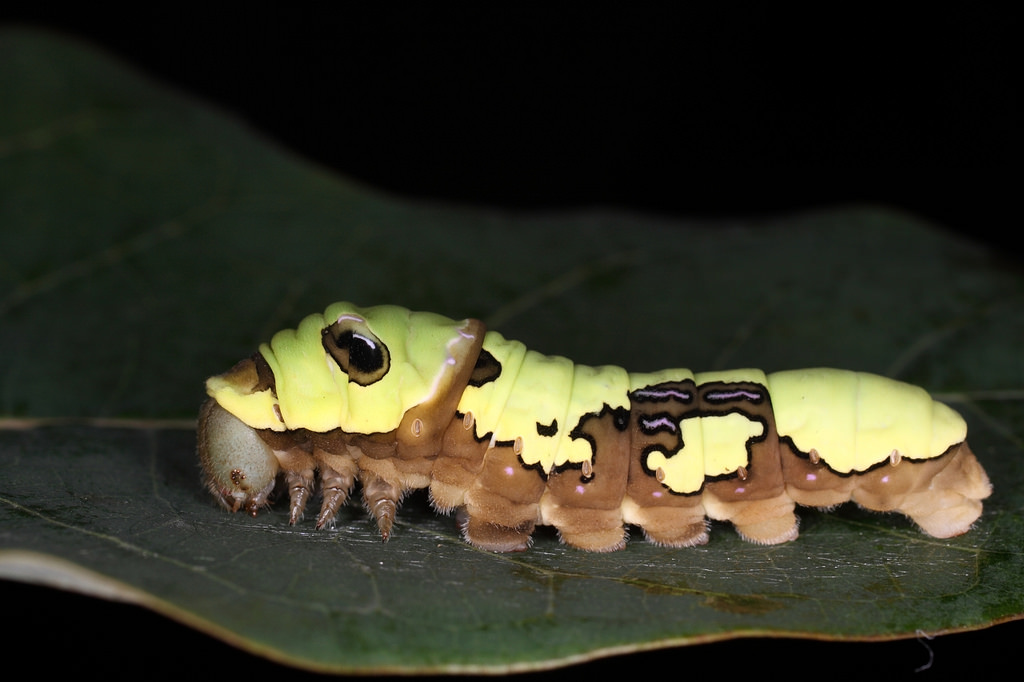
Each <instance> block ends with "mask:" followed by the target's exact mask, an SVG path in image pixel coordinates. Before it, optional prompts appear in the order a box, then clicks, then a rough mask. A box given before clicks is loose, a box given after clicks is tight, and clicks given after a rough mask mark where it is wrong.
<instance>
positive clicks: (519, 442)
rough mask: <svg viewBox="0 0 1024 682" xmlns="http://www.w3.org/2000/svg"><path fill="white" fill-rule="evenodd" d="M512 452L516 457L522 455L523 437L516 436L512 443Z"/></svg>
mask: <svg viewBox="0 0 1024 682" xmlns="http://www.w3.org/2000/svg"><path fill="white" fill-rule="evenodd" d="M512 452H514V453H516V455H521V454H523V437H522V436H516V440H515V442H514V443H512Z"/></svg>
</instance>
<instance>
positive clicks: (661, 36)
mask: <svg viewBox="0 0 1024 682" xmlns="http://www.w3.org/2000/svg"><path fill="white" fill-rule="evenodd" d="M7 11H8V15H7V17H3V16H2V11H0V18H7V19H9V20H19V21H28V22H31V23H32V24H34V25H37V26H45V27H48V28H52V29H55V30H60V31H63V32H65V33H68V34H70V35H74V36H79V37H82V38H85V39H87V40H89V41H91V42H93V43H95V44H97V45H99V46H101V47H103V48H105V49H107V50H109V51H111V52H112V53H114V54H115V55H118V56H120V57H122V58H123V59H125V60H126V61H128V62H130V63H131V64H133V65H135V66H136V67H137V68H139V69H142V70H143V71H145V72H148V73H150V74H152V75H153V76H155V77H157V78H159V79H161V80H163V81H165V82H167V83H170V84H171V85H173V86H175V87H177V88H179V89H181V90H182V91H185V92H187V93H191V94H194V95H196V96H198V97H200V98H202V99H205V100H207V101H209V102H213V103H215V104H217V105H219V106H221V107H223V108H225V109H226V110H228V111H231V112H233V113H235V114H237V115H239V116H241V117H243V118H244V119H245V120H246V121H247V122H248V123H249V124H250V125H252V126H253V127H254V128H256V129H258V130H260V131H262V132H263V133H264V134H266V135H267V136H268V137H269V138H271V139H274V140H276V141H277V142H279V143H280V144H281V145H283V146H286V147H288V148H291V149H293V150H295V151H296V152H297V153H298V154H300V155H302V156H305V157H307V158H309V159H312V160H314V161H316V162H318V163H321V164H323V165H325V166H329V167H331V168H334V169H337V171H338V172H340V173H342V174H344V175H347V176H349V177H352V178H355V179H358V180H360V181H363V182H365V183H368V184H371V185H373V186H376V187H379V188H382V189H385V190H388V191H390V192H393V193H395V194H398V195H404V196H410V197H416V198H423V199H430V200H444V201H452V202H458V203H461V204H477V205H484V206H497V207H504V208H509V209H526V210H536V209H552V208H579V207H593V206H612V207H617V208H623V209H631V210H637V211H643V212H647V213H657V214H662V215H667V216H678V217H681V218H693V217H712V218H713V217H730V218H732V217H737V216H774V215H784V214H785V213H787V212H791V211H795V210H803V209H806V208H813V207H820V206H836V205H844V204H852V203H864V202H867V203H872V204H882V205H888V206H892V207H896V208H899V209H902V210H907V211H910V212H913V213H915V214H918V215H921V216H924V217H926V218H928V219H931V220H933V221H934V222H936V223H937V224H939V225H941V226H943V227H946V228H949V229H953V230H957V231H960V232H963V233H965V234H968V235H970V236H971V237H972V238H975V239H978V240H982V241H988V242H990V243H993V244H994V245H995V246H996V247H997V250H998V251H999V252H1000V253H1002V254H1004V255H1005V256H1006V257H1007V260H1008V262H1009V263H1011V264H1013V265H1015V266H1019V263H1018V260H1019V257H1020V254H1021V250H1020V249H1021V247H1020V246H1019V243H1018V238H1019V227H1018V225H1019V218H1018V215H1019V214H1018V213H1017V210H1018V209H1017V206H1016V204H1017V200H1018V195H1019V186H1020V183H1019V178H1018V175H1019V170H1018V168H1017V167H1015V166H1011V163H1012V162H1019V159H1020V158H1021V144H1020V135H1019V125H1018V122H1019V120H1020V119H1019V116H1020V113H1019V105H1018V99H1019V98H1018V95H1019V90H1020V86H1019V83H1020V74H1019V72H1018V71H1017V70H1016V69H1014V68H1012V66H1011V65H1012V61H1013V57H1012V55H1013V53H1014V52H1016V51H1011V49H1010V46H1011V45H1012V44H1013V43H1012V42H1011V41H1012V40H1014V39H1016V38H1017V37H1018V36H1019V31H1018V30H1017V28H1018V27H1017V25H1016V24H1015V23H1011V22H1010V21H1008V20H1007V19H1006V18H1005V17H1003V16H1000V15H999V14H996V13H994V12H988V11H986V10H985V9H984V8H981V9H970V10H966V9H964V8H963V7H959V8H957V9H956V11H955V12H952V11H950V12H949V13H940V12H937V11H935V10H931V9H929V10H928V11H927V12H925V11H921V12H919V13H913V14H911V13H908V14H897V13H894V12H893V11H892V10H891V8H882V7H879V8H871V7H865V6H864V5H851V6H848V7H846V8H845V9H838V10H837V9H834V8H831V7H830V9H829V10H827V11H820V10H819V11H810V12H806V11H805V12H799V13H798V12H791V13H787V12H785V11H782V12H780V11H779V10H778V9H777V8H771V9H767V8H761V9H746V8H733V9H732V10H728V9H724V10H721V11H712V10H705V9H701V10H692V9H685V10H677V11H673V12H664V11H655V10H650V9H641V10H633V9H629V10H627V9H625V8H624V7H620V8H619V10H618V11H611V10H592V9H586V10H584V9H583V8H582V7H572V8H559V9H545V10H541V11H529V12H528V11H525V10H520V9H512V8H494V7H488V8H484V9H481V8H469V7H461V6H458V7H456V8H452V7H446V8H442V9H435V8H433V7H429V6H427V5H426V4H423V5H418V6H416V7H415V8H407V9H403V10H402V11H401V12H398V11H396V12H394V13H392V14H390V15H389V14H385V13H383V12H374V11H369V10H347V9H346V10H345V11H344V12H338V13H331V14H324V13H322V12H315V11H312V10H310V9H308V8H306V7H305V6H303V5H295V6H293V7H288V8H287V10H278V11H275V12H265V13H258V12H257V11H256V10H254V9H253V8H251V7H249V6H242V7H239V8H237V9H236V10H235V12H234V13H233V14H230V15H228V14H226V13H221V12H220V10H215V9H213V8H208V9H207V10H206V11H198V10H195V9H188V10H186V9H182V6H181V5H175V6H168V7H166V8H163V9H159V8H157V9H152V8H147V9H145V10H128V11H124V12H122V13H119V14H113V13H98V12H97V11H96V10H95V8H92V7H89V9H88V10H69V9H67V8H62V9H61V10H60V11H59V12H58V11H56V10H48V9H46V8H45V7H41V6H37V7H36V8H35V9H32V10H23V11H21V14H20V15H17V16H15V15H13V14H11V12H10V10H7ZM0 106H2V103H0ZM1014 171H1016V173H1015V172H1014ZM926 569H927V567H922V570H926ZM0 599H2V602H0V603H3V604H5V609H4V610H5V614H6V615H5V623H6V625H5V631H7V632H8V633H12V632H16V633H18V636H17V637H16V638H15V639H13V640H10V639H9V640H8V644H7V645H5V650H7V651H9V652H12V653H15V654H17V657H18V658H21V657H24V656H28V657H30V658H29V660H32V657H34V660H35V662H36V663H30V665H37V664H39V663H42V664H46V665H47V667H48V670H51V671H54V672H57V671H73V670H74V671H79V672H83V673H84V672H86V671H89V672H98V673H101V674H108V675H111V676H113V677H115V678H116V677H127V676H132V677H134V676H136V675H145V676H146V677H150V678H156V679H159V678H161V677H173V676H180V675H182V674H186V675H187V674H196V673H203V674H204V675H205V676H211V677H212V676H214V675H216V676H218V677H221V676H228V677H235V676H239V675H246V674H258V675H260V676H261V677H267V676H270V675H276V674H278V673H282V672H286V673H288V675H286V677H288V678H295V677H299V676H301V675H300V674H298V673H294V672H292V671H288V670H287V669H283V668H277V667H275V666H273V665H271V664H268V663H266V662H265V661H262V660H260V659H256V658H253V657H250V656H248V655H246V654H242V653H241V652H237V651H236V650H234V649H232V648H230V647H228V646H226V645H222V644H220V643H218V642H215V641H213V640H212V639H210V638H208V637H205V636H203V635H200V634H198V633H195V632H193V631H191V630H189V629H187V628H184V627H182V626H178V625H176V624H174V623H172V622H170V621H168V620H166V619H164V618H162V617H160V616H156V615H154V614H152V613H149V612H148V611H145V610H143V609H139V608H136V607H131V606H124V605H120V604H112V603H107V602H102V601H99V600H93V599H89V598H85V597H77V596H72V595H66V594H63V593H59V592H56V591H52V590H47V589H43V588H35V587H29V586H25V585H22V584H18V583H3V582H0ZM424 617H429V614H424ZM1022 634H1024V630H1022V627H1021V623H1012V624H1007V625H1002V626H999V627H996V628H994V629H990V630H986V631H981V632H977V633H967V634H960V635H954V636H949V637H942V638H939V639H936V640H933V641H931V642H929V643H928V644H929V646H930V647H931V648H932V649H933V650H934V651H935V655H936V659H935V663H934V665H933V667H932V669H931V670H929V671H927V672H925V673H921V675H928V676H932V677H935V676H936V675H939V676H942V675H948V676H952V675H964V674H971V673H974V674H977V672H979V671H980V668H979V664H980V662H982V661H988V662H991V661H998V660H1000V659H1002V658H1004V657H1006V658H1009V657H1010V656H1012V655H1013V654H1014V653H1015V651H1014V650H1013V649H1007V648H1006V643H1007V642H1010V641H1019V640H1020V638H1021V636H1022ZM9 636H10V634H8V637H9ZM9 660H12V659H10V658H9ZM927 660H928V651H927V650H926V649H925V647H924V646H923V645H922V644H921V643H919V642H916V641H914V640H907V641H901V642H892V643H882V644H849V643H818V642H811V641H807V640H781V641H780V640H773V639H763V640H738V641H732V642H724V643H718V644H712V645H705V646H699V647H688V648H684V649H677V650H671V651H666V652H652V653H648V654H642V655H637V656H632V657H628V658H616V659H611V660H609V661H604V662H598V663H596V664H591V665H589V666H587V667H585V668H583V669H581V670H580V671H579V672H584V673H586V674H591V675H593V674H597V673H605V672H614V671H618V670H621V669H625V667H626V665H625V664H629V666H630V668H631V669H632V670H633V671H634V674H645V675H649V674H654V673H655V671H657V670H658V669H659V668H660V667H661V666H663V665H673V666H676V668H675V670H676V674H679V675H691V674H695V675H707V674H711V673H709V672H707V667H708V666H711V667H712V668H713V669H714V670H715V673H714V674H721V673H722V672H731V673H735V674H736V676H737V677H738V676H740V675H755V674H764V673H768V672H775V671H778V672H779V673H780V674H781V675H784V676H786V677H787V678H794V677H795V678H797V679H800V678H809V677H826V676H833V675H836V674H839V673H843V672H845V673H848V674H849V675H850V676H853V675H858V674H864V673H875V674H882V675H884V676H886V677H888V676H902V675H904V674H905V675H907V676H910V675H912V674H913V670H914V668H915V667H917V666H919V665H922V664H924V663H926V662H927ZM558 674H559V675H564V674H565V672H564V671H563V672H562V673H558ZM548 676H553V675H550V674H549V675H548ZM921 679H924V678H923V677H922V678H921Z"/></svg>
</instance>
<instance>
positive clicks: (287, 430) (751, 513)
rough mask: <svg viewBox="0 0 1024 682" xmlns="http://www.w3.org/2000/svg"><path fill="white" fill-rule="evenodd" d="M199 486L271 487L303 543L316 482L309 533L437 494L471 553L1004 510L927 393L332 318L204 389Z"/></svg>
mask: <svg viewBox="0 0 1024 682" xmlns="http://www.w3.org/2000/svg"><path fill="white" fill-rule="evenodd" d="M207 392H208V394H209V395H210V400H209V401H207V402H206V404H205V405H204V406H203V408H202V410H201V411H200V418H199V432H198V446H199V457H200V461H201V463H202V466H203V471H204V482H205V483H206V485H207V487H208V488H209V489H210V490H211V491H212V492H213V493H214V495H215V496H216V498H217V500H218V501H219V502H220V503H221V504H222V505H223V506H224V507H226V508H227V509H229V510H232V511H237V510H240V509H244V510H246V511H247V512H249V513H251V514H255V513H256V512H257V511H258V509H259V508H260V507H262V506H264V505H265V504H266V503H267V500H268V497H269V495H270V493H271V491H272V490H273V488H274V481H275V480H276V479H277V478H278V477H279V476H283V478H284V479H285V482H286V484H287V486H288V488H289V498H290V515H289V518H290V520H291V522H292V523H296V522H298V521H299V519H300V518H301V516H302V512H303V510H304V508H305V506H306V504H307V501H308V498H309V497H310V496H311V494H312V493H313V491H314V489H315V486H316V485H317V480H319V486H320V488H321V490H322V493H323V502H322V505H321V509H320V513H319V515H318V517H317V522H316V523H317V527H323V526H326V525H330V524H331V522H332V521H333V519H334V518H335V515H336V513H337V511H338V509H339V508H340V506H341V505H342V504H344V503H345V500H346V499H347V497H348V495H349V492H350V490H351V489H352V487H353V485H354V484H355V482H356V481H358V482H359V483H360V484H361V485H362V488H363V499H364V501H365V503H366V506H367V508H368V509H369V511H370V512H371V514H372V515H373V516H374V518H375V519H376V520H377V523H378V527H379V528H380V531H381V535H382V537H383V538H384V539H385V540H386V539H387V538H388V537H390V535H391V533H392V530H393V524H394V520H395V517H396V515H397V513H398V505H399V502H400V501H401V499H402V497H403V496H404V495H405V494H406V493H407V492H408V491H410V490H415V489H422V488H429V489H430V497H431V501H432V503H433V504H434V506H435V507H436V508H437V509H438V510H439V511H441V512H449V511H451V510H453V509H457V510H459V517H458V518H459V525H460V528H461V529H462V532H463V535H464V536H465V538H466V540H468V541H469V542H471V543H473V544H474V545H476V546H478V547H481V548H485V549H489V550H494V551H516V550H522V549H526V548H527V547H528V546H529V544H530V538H531V534H532V533H533V530H534V527H535V526H536V525H553V526H555V527H556V528H557V529H558V532H559V535H560V537H561V539H562V540H563V541H564V542H565V543H567V544H570V545H572V546H575V547H579V548H582V549H586V550H590V551H613V550H616V549H620V548H621V547H623V546H624V545H625V541H626V526H627V525H630V524H632V525H637V526H640V528H641V529H642V530H643V532H644V534H645V536H646V537H647V538H648V539H649V540H650V541H652V542H656V543H659V544H663V545H666V546H674V547H685V546H692V545H698V544H703V543H705V542H707V541H708V531H707V528H708V526H707V518H714V519H720V520H726V521H729V522H731V523H732V524H733V525H734V526H735V528H736V530H737V531H738V532H739V533H740V535H741V536H743V537H744V538H746V539H748V540H751V541H753V542H759V543H766V544H773V543H778V542H785V541H788V540H792V539H794V538H795V537H796V536H797V517H796V515H795V513H794V507H795V506H796V505H798V504H799V505H808V506H814V507H822V508H830V507H833V506H836V505H839V504H842V503H844V502H846V501H851V500H852V501H854V502H856V503H857V504H860V505H861V506H863V507H865V508H868V509H872V510H878V511H899V512H902V513H903V514H906V515H907V516H909V517H910V518H911V519H912V520H913V521H914V522H915V523H917V524H918V525H919V526H920V527H921V529H922V530H923V531H924V532H926V533H929V534H931V535H933V536H936V537H949V536H952V535H957V534H960V533H964V532H966V531H968V530H969V529H970V528H971V526H972V525H973V524H974V523H975V522H976V521H977V519H978V518H979V517H980V515H981V510H982V504H981V500H983V499H985V498H986V497H987V496H988V495H989V494H990V492H991V485H990V483H989V481H988V478H987V476H986V475H985V472H984V470H983V469H982V467H981V465H980V464H979V463H978V461H977V459H976V458H975V456H974V454H973V453H972V452H971V450H970V448H969V447H968V445H967V443H966V434H967V427H966V424H965V422H964V420H963V419H962V418H961V417H960V416H959V415H958V414H956V413H955V412H954V411H953V410H951V409H950V408H948V407H946V406H945V405H943V404H942V403H938V402H936V401H934V400H932V399H931V397H930V396H928V394H927V393H926V392H925V391H924V390H923V389H921V388H917V387H914V386H910V385H908V384H905V383H901V382H898V381H893V380H891V379H886V378H883V377H879V376H875V375H871V374H865V373H860V372H849V371H844V370H833V369H809V370H791V371H784V372H776V373H773V374H767V375H766V374H765V373H764V372H761V371H760V370H754V369H742V370H730V371H718V372H710V373H699V374H694V373H693V372H690V371H689V370H686V369H667V370H662V371H659V372H650V373H645V374H636V373H628V372H626V371H625V370H624V369H622V368H619V367H611V366H607V367H586V366H582V365H575V364H574V363H572V362H571V361H570V360H567V359H566V358H560V357H553V356H544V355H541V354H539V353H536V352H533V351H529V350H527V349H526V348H525V346H523V345H522V344H521V343H518V342H516V341H510V340H507V339H505V338H503V337H502V336H501V335H500V334H497V333H495V332H485V330H484V327H483V324H482V323H480V322H479V321H476V320H463V321H455V320H450V319H447V318H444V317H441V316H438V315H433V314H430V313H415V312H410V311H408V310H405V309H404V308H398V307H396V306H379V307H376V308H358V307H356V306H353V305H351V304H349V303H336V304H334V305H332V306H330V307H329V308H328V309H327V311H326V312H325V313H324V314H322V315H311V316H309V317H307V318H306V319H304V320H303V321H302V322H301V324H300V325H299V326H298V328H297V329H294V330H284V331H282V332H279V333H278V334H276V335H275V336H274V338H273V339H272V340H271V342H270V343H269V344H264V345H263V346H261V348H260V351H259V353H257V354H255V355H253V356H252V357H250V358H248V359H246V360H243V361H242V362H240V363H238V364H237V365H235V367H233V368H232V369H231V370H229V371H228V372H227V373H225V374H222V375H218V376H215V377H211V378H210V379H209V380H208V382H207Z"/></svg>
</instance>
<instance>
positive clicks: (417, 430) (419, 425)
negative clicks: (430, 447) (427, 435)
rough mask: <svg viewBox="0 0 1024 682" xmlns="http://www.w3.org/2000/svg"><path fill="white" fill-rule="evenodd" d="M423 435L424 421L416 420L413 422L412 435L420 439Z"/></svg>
mask: <svg viewBox="0 0 1024 682" xmlns="http://www.w3.org/2000/svg"><path fill="white" fill-rule="evenodd" d="M422 434H423V420H422V419H419V418H416V419H413V420H412V435H414V436H416V437H417V438H419V437H420V436H421V435H422Z"/></svg>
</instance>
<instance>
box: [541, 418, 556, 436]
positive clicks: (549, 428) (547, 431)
mask: <svg viewBox="0 0 1024 682" xmlns="http://www.w3.org/2000/svg"><path fill="white" fill-rule="evenodd" d="M537 435H538V436H547V437H549V438H551V437H553V436H557V435H558V420H557V419H552V420H551V424H548V425H545V424H541V423H540V422H537Z"/></svg>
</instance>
